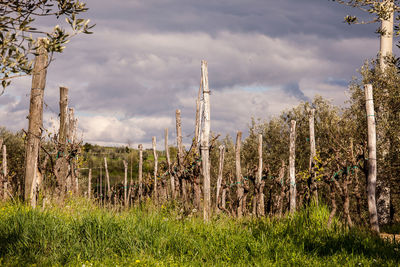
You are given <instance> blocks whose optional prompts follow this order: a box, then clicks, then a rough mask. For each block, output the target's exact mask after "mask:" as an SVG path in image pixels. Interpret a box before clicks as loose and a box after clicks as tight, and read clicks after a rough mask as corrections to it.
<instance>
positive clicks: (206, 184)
mask: <svg viewBox="0 0 400 267" xmlns="http://www.w3.org/2000/svg"><path fill="white" fill-rule="evenodd" d="M47 60H48V57H47V52H46V50H45V49H44V48H43V47H42V48H39V49H38V53H37V56H36V58H35V63H34V71H33V77H32V89H31V101H30V110H29V128H28V132H27V133H26V155H25V178H24V187H23V189H24V199H25V201H26V202H29V203H30V204H31V205H32V206H36V205H37V201H38V199H39V193H40V192H42V195H44V196H49V197H50V196H52V197H56V198H57V199H59V200H61V201H62V200H63V199H64V198H65V196H66V194H68V193H70V194H75V195H78V194H79V192H80V191H81V192H83V190H79V180H86V177H85V178H84V179H83V177H80V174H79V168H78V167H77V163H76V160H77V155H79V154H80V149H81V142H80V140H78V139H77V138H76V129H77V120H76V119H75V118H74V110H73V109H71V108H68V89H67V88H65V87H61V88H60V127H59V131H58V134H56V135H55V136H53V138H52V139H51V142H50V145H49V142H47V145H44V144H42V138H43V137H42V134H43V119H42V118H43V103H44V102H43V97H44V89H45V83H46V71H47ZM365 97H366V112H367V116H366V117H367V122H368V159H366V162H367V164H366V165H364V167H363V170H364V171H365V172H366V173H367V180H368V182H367V195H368V210H369V217H370V224H371V229H372V230H374V231H376V232H379V225H378V217H377V207H376V200H375V186H376V180H377V179H376V130H375V117H374V107H373V97H372V86H371V85H369V84H367V85H365ZM314 113H315V110H314V109H311V110H310V112H309V133H310V136H309V138H310V151H311V153H310V159H309V162H310V163H309V171H310V175H309V178H308V180H307V183H306V189H307V190H302V191H301V192H298V191H297V184H296V183H297V182H298V181H296V170H295V162H296V161H295V160H296V147H295V144H296V121H294V120H292V121H291V123H290V136H289V139H290V142H289V143H290V146H289V159H288V161H289V166H288V171H287V168H286V164H285V162H284V161H282V163H281V166H280V171H279V174H278V175H277V177H274V178H273V180H274V184H275V185H276V186H277V187H279V188H280V192H279V194H277V195H276V196H274V197H275V199H274V203H275V207H274V210H275V214H277V215H278V216H282V215H283V213H284V212H285V211H286V210H288V211H289V212H290V213H293V212H295V211H296V209H298V208H299V206H304V205H309V204H310V203H312V202H314V203H315V204H316V205H318V199H319V197H318V187H317V184H316V183H315V177H316V173H315V165H316V164H317V163H316V162H315V160H316V148H315V133H314ZM175 115H176V138H177V139H176V142H177V158H176V160H171V158H170V152H169V148H170V147H169V144H168V139H169V138H168V129H165V154H166V162H165V167H164V168H161V169H159V166H158V164H159V160H158V151H157V150H156V138H155V137H153V138H152V148H153V156H154V172H153V173H152V174H150V173H143V146H142V145H139V146H138V149H139V168H138V179H137V181H133V180H132V178H131V180H130V182H129V185H128V163H127V162H126V161H125V160H124V161H123V166H124V180H123V181H122V182H121V184H122V188H121V187H118V186H116V185H114V186H111V184H110V175H109V169H108V165H107V157H104V171H105V184H106V187H103V176H102V167H100V175H99V177H97V178H96V180H97V182H96V185H95V186H92V182H93V177H92V169H91V168H90V169H89V170H88V178H87V191H86V190H85V191H86V192H85V195H86V197H87V198H90V199H93V198H95V199H97V201H98V202H99V203H101V204H102V205H123V206H125V207H129V206H133V205H138V204H140V203H142V202H144V201H146V200H149V199H150V200H151V201H152V202H153V203H155V204H156V205H162V204H163V203H166V202H167V201H175V202H176V203H180V204H181V206H182V208H183V210H184V211H185V213H186V214H189V213H191V212H197V211H200V209H201V208H202V209H203V214H204V220H205V221H209V220H210V218H211V217H212V215H213V214H219V213H226V214H229V215H231V216H234V217H237V218H241V217H243V216H247V215H252V216H257V217H263V216H266V212H265V211H266V206H271V202H272V199H271V198H272V197H269V199H266V194H265V192H266V191H268V190H269V191H271V187H269V188H266V187H265V185H266V183H265V182H266V179H269V178H270V177H271V174H270V173H269V169H268V168H267V167H265V166H263V149H265V148H263V136H262V135H261V134H260V135H258V150H257V153H258V166H255V168H254V169H253V170H252V171H251V172H249V173H247V175H246V176H244V175H243V174H242V166H241V146H242V133H241V132H237V136H236V145H235V170H236V173H235V175H230V176H228V177H226V176H224V175H223V173H224V172H223V169H224V162H225V152H226V151H225V147H224V146H223V145H221V146H219V147H218V149H219V162H218V174H217V179H216V185H215V186H214V187H211V172H210V168H211V162H210V152H211V151H212V150H213V149H216V147H215V143H216V140H217V138H218V136H217V137H210V129H211V125H210V89H209V83H208V67H207V62H206V61H202V62H201V82H200V87H199V91H198V97H197V100H196V119H195V131H194V132H195V136H194V138H193V141H192V144H191V146H190V148H189V149H188V150H186V149H185V148H184V146H183V143H182V123H181V112H180V110H176V114H175ZM0 142H1V143H2V140H0ZM2 153H3V160H2V172H1V185H2V190H1V191H2V193H1V194H2V198H3V199H9V198H13V196H12V193H11V192H12V190H10V187H9V179H8V173H7V149H6V146H5V145H3V146H2ZM213 164H216V163H214V162H213ZM360 168H361V167H360ZM160 171H161V173H160ZM286 173H288V179H285V177H286ZM44 181H47V182H46V183H44ZM329 186H330V188H331V189H332V190H331V196H332V198H331V206H332V212H331V215H330V218H329V223H331V221H332V218H333V216H334V215H335V213H336V209H337V208H336V207H337V206H336V201H335V189H337V190H339V191H340V193H341V195H343V196H344V199H345V201H344V203H345V204H344V214H345V217H346V219H347V223H348V225H349V226H351V225H352V221H351V218H350V215H349V203H348V201H349V197H348V194H349V192H348V190H347V184H346V183H344V184H343V185H339V182H338V181H337V180H335V179H331V181H330V182H329ZM85 187H86V186H85ZM212 188H214V189H215V190H214V192H211V189H212ZM54 189H55V190H54ZM43 199H46V197H44V198H43ZM285 199H286V200H287V201H285ZM249 200H250V202H248V201H249ZM266 202H267V203H266ZM285 203H288V207H287V208H285V207H284V205H285ZM270 210H271V208H270ZM270 213H271V212H270Z"/></svg>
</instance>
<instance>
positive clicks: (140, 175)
mask: <svg viewBox="0 0 400 267" xmlns="http://www.w3.org/2000/svg"><path fill="white" fill-rule="evenodd" d="M138 148H139V178H138V180H139V202H140V201H141V200H142V197H143V182H142V180H143V145H142V144H140V145H139V146H138Z"/></svg>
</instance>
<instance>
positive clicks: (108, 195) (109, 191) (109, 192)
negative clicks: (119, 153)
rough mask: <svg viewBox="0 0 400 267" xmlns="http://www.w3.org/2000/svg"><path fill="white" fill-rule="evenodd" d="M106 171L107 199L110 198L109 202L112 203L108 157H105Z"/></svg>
mask: <svg viewBox="0 0 400 267" xmlns="http://www.w3.org/2000/svg"><path fill="white" fill-rule="evenodd" d="M104 170H105V172H106V180H107V197H108V201H110V202H111V185H110V175H109V174H108V166H107V158H106V157H104Z"/></svg>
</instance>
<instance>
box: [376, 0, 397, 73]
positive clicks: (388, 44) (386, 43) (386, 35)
mask: <svg viewBox="0 0 400 267" xmlns="http://www.w3.org/2000/svg"><path fill="white" fill-rule="evenodd" d="M391 2H392V1H391V0H384V1H382V3H380V4H381V5H383V6H384V7H385V6H386V8H388V11H389V12H388V17H387V18H386V19H381V30H382V34H381V36H380V49H379V50H380V51H379V64H380V67H381V70H382V71H384V70H385V68H386V66H387V63H386V60H385V57H390V56H392V54H393V17H394V9H393V3H391Z"/></svg>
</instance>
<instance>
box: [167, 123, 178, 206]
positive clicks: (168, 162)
mask: <svg viewBox="0 0 400 267" xmlns="http://www.w3.org/2000/svg"><path fill="white" fill-rule="evenodd" d="M165 156H166V157H167V165H168V166H167V167H168V174H169V178H170V181H171V198H172V199H175V198H176V192H175V178H174V176H173V175H172V170H171V158H170V156H169V146H168V128H165Z"/></svg>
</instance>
